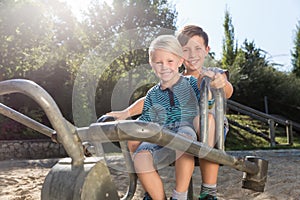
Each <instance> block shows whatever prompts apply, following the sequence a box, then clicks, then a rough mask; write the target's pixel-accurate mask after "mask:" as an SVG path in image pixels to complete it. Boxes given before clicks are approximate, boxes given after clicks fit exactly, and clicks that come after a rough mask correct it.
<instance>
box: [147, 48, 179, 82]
mask: <svg viewBox="0 0 300 200" xmlns="http://www.w3.org/2000/svg"><path fill="white" fill-rule="evenodd" d="M182 63H183V58H180V57H179V56H177V55H175V54H173V53H170V52H168V51H165V50H162V49H156V50H155V51H153V52H152V53H151V56H150V65H151V66H152V68H153V70H154V72H155V74H156V76H157V77H158V78H159V79H160V82H161V86H162V87H163V88H167V87H170V86H172V85H174V84H175V83H176V82H177V81H178V79H179V77H180V74H179V72H178V69H179V67H180V66H181V65H182Z"/></svg>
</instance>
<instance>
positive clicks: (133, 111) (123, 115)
mask: <svg viewBox="0 0 300 200" xmlns="http://www.w3.org/2000/svg"><path fill="white" fill-rule="evenodd" d="M144 101H145V97H142V98H140V99H138V100H136V101H135V102H134V103H133V104H131V105H130V106H129V107H127V108H126V109H124V110H121V111H112V112H109V113H106V115H109V116H113V117H114V118H115V119H116V120H124V119H127V118H129V117H132V116H135V115H140V114H141V113H142V111H143V107H144Z"/></svg>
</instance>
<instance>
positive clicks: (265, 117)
mask: <svg viewBox="0 0 300 200" xmlns="http://www.w3.org/2000/svg"><path fill="white" fill-rule="evenodd" d="M227 107H228V108H229V109H230V110H233V111H236V112H239V113H242V114H245V115H248V116H250V117H252V118H254V119H256V120H259V121H262V122H265V123H267V124H269V138H270V146H271V147H274V146H276V141H275V124H276V123H277V124H280V125H283V126H285V130H286V136H287V144H288V145H293V129H295V130H297V131H300V124H298V123H296V122H293V121H291V120H284V119H282V118H279V117H276V116H273V115H270V114H266V113H263V112H261V111H258V110H255V109H253V108H250V107H248V106H245V105H242V104H240V103H237V102H235V101H232V100H227Z"/></svg>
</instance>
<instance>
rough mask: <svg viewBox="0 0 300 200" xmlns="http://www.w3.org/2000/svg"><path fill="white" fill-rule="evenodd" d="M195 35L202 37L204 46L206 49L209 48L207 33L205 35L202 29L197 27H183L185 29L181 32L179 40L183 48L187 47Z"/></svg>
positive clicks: (178, 36)
mask: <svg viewBox="0 0 300 200" xmlns="http://www.w3.org/2000/svg"><path fill="white" fill-rule="evenodd" d="M195 35H197V36H199V37H202V38H203V40H204V45H205V46H206V47H207V46H208V35H207V33H205V32H204V31H203V29H202V28H201V27H199V26H195V25H187V26H185V27H183V29H182V30H180V31H179V34H178V35H177V39H178V41H179V43H180V44H181V46H185V45H186V44H187V43H188V41H189V39H190V38H191V37H193V36H195Z"/></svg>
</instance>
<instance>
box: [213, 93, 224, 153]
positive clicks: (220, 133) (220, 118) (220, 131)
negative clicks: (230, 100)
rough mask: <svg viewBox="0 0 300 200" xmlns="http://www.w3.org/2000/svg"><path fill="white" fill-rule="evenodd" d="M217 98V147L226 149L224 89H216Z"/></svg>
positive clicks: (215, 95)
mask: <svg viewBox="0 0 300 200" xmlns="http://www.w3.org/2000/svg"><path fill="white" fill-rule="evenodd" d="M213 94H214V98H215V123H216V136H215V137H216V142H217V144H216V147H217V148H218V149H221V150H224V143H225V142H224V114H225V112H224V107H225V104H224V91H223V89H218V90H214V92H213Z"/></svg>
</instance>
